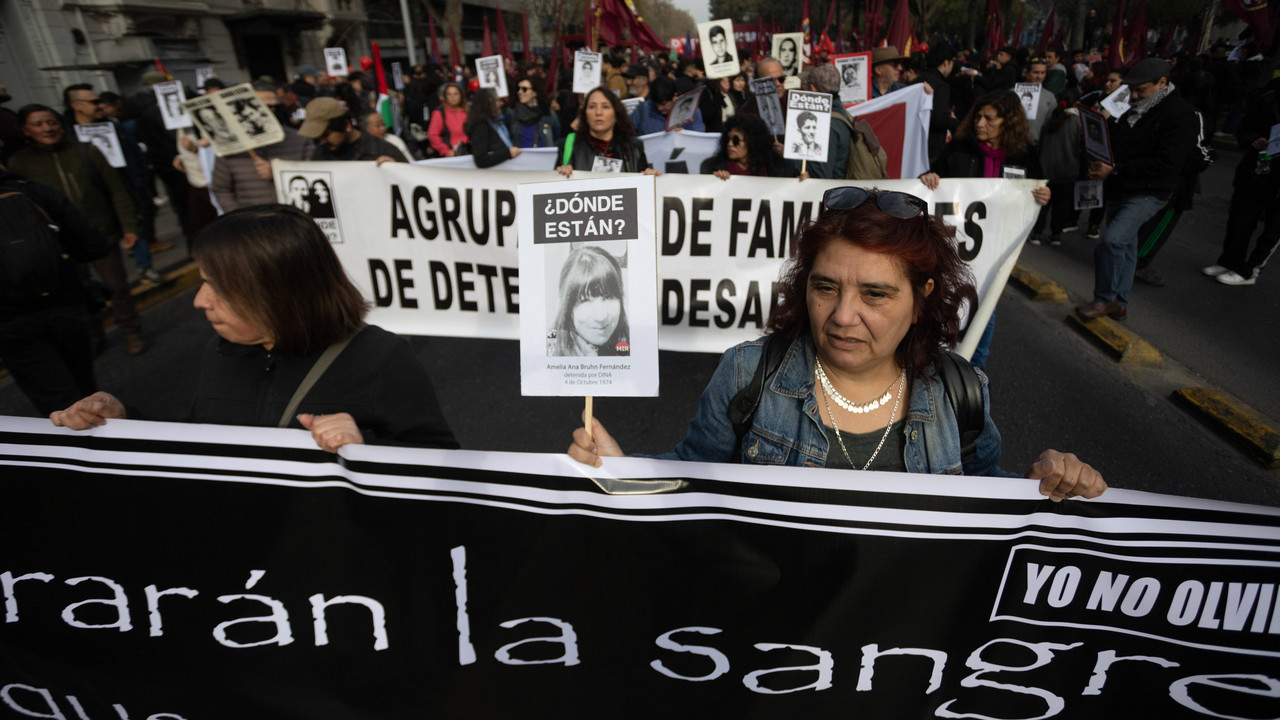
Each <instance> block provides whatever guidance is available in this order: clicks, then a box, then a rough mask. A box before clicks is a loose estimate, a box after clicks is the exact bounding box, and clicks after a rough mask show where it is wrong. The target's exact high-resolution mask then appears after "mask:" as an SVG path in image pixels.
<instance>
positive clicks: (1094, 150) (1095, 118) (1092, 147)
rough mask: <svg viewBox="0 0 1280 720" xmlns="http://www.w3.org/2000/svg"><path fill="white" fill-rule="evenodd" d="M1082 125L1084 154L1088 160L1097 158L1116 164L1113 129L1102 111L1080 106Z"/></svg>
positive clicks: (1097, 159)
mask: <svg viewBox="0 0 1280 720" xmlns="http://www.w3.org/2000/svg"><path fill="white" fill-rule="evenodd" d="M1080 126H1081V132H1083V133H1084V155H1085V159H1087V160H1096V161H1098V162H1102V163H1106V164H1108V165H1112V164H1114V162H1115V160H1114V159H1113V156H1112V154H1111V131H1110V130H1109V129H1108V128H1107V119H1106V118H1104V117H1103V116H1102V114H1101V113H1099V112H1095V111H1093V110H1090V109H1089V108H1085V107H1082V108H1080Z"/></svg>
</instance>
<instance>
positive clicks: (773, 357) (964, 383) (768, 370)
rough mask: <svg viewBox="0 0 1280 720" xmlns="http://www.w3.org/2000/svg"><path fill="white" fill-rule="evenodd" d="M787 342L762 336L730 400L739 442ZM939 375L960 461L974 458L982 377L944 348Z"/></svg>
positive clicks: (982, 417)
mask: <svg viewBox="0 0 1280 720" xmlns="http://www.w3.org/2000/svg"><path fill="white" fill-rule="evenodd" d="M789 346H790V343H787V342H784V341H780V340H777V339H776V336H773V335H769V336H768V337H766V338H765V340H764V348H763V350H764V352H763V354H762V355H761V356H760V364H759V365H757V366H756V372H755V375H753V376H752V378H751V382H749V383H747V385H746V387H744V388H742V389H741V390H739V391H738V394H737V395H734V396H733V399H732V400H730V401H729V422H731V423H733V432H734V433H735V434H736V435H737V436H738V444H739V445H741V444H742V438H743V436H744V435H746V434H747V431H748V430H750V429H751V421H752V419H753V418H754V417H755V414H756V408H758V407H759V406H760V398H761V397H763V396H764V386H765V383H766V382H767V381H768V379H769V378H771V377H773V376H774V375H775V374H777V372H778V367H779V366H781V365H782V358H783V356H784V355H786V352H787V348H788V347H789ZM936 369H937V371H938V379H940V380H942V386H943V387H944V388H946V390H947V399H949V400H950V401H951V408H952V409H953V410H954V411H955V413H956V423H957V425H959V427H960V459H961V462H962V463H963V464H968V463H970V462H973V459H974V458H975V457H976V456H977V454H978V436H979V435H981V434H982V429H983V427H984V426H985V425H986V414H987V413H986V407H985V406H984V405H983V402H982V380H980V379H979V378H978V371H976V370H974V369H973V365H970V364H969V361H968V360H965V359H964V358H963V357H961V356H959V355H957V354H955V353H953V352H951V351H950V350H945V349H944V350H943V351H942V354H941V356H940V357H939V358H938V367H937V368H936Z"/></svg>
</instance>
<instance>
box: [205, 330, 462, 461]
mask: <svg viewBox="0 0 1280 720" xmlns="http://www.w3.org/2000/svg"><path fill="white" fill-rule="evenodd" d="M324 350H325V348H317V349H316V350H314V351H312V352H310V353H307V354H305V355H286V354H284V353H278V352H268V351H267V350H264V349H263V348H262V346H261V345H237V344H235V343H231V342H228V341H226V340H223V339H222V338H219V337H214V338H212V339H210V341H209V343H208V344H207V345H206V346H205V349H204V354H203V355H202V357H201V362H200V374H199V379H198V380H197V382H196V391H195V399H194V400H193V401H192V404H191V410H190V413H189V415H188V417H186V418H185V420H186V421H188V422H197V423H214V424H218V425H249V426H255V427H275V426H276V423H277V422H278V421H279V420H280V415H281V414H282V413H283V412H284V410H285V408H286V407H288V405H289V400H290V399H291V398H292V397H293V393H294V391H295V390H297V388H298V386H299V385H300V384H302V379H303V378H304V377H306V375H307V372H309V371H310V370H311V366H312V365H314V364H315V362H316V360H317V359H318V358H319V357H320V355H321V353H323V352H324ZM340 412H345V413H350V414H351V416H352V417H353V418H354V419H355V422H356V425H357V426H358V427H359V428H360V432H361V434H363V435H364V440H365V442H366V443H371V444H384V445H388V444H398V445H415V446H418V447H436V448H456V447H458V441H457V440H455V439H454V437H453V431H452V430H450V429H449V425H448V423H446V422H445V419H444V415H443V413H441V412H440V404H439V402H438V401H437V400H436V393H435V389H434V388H433V386H432V384H431V378H430V377H429V376H428V375H427V369H426V368H425V367H423V365H422V362H421V361H419V360H418V358H417V357H416V356H415V355H414V354H413V350H412V349H411V348H410V347H409V343H408V342H406V341H405V340H404V339H403V338H401V337H399V336H398V335H394V334H392V333H389V332H387V331H386V330H383V329H382V328H380V327H376V326H373V325H368V326H366V327H365V328H364V329H362V330H361V331H360V332H358V333H356V336H355V337H354V338H352V340H351V342H350V344H348V345H347V347H346V348H345V349H344V350H343V351H342V354H341V355H339V356H338V357H337V359H336V360H334V362H333V364H332V365H330V366H329V368H328V370H327V371H326V372H325V373H324V375H322V376H321V377H320V379H319V381H317V382H316V384H315V385H314V386H313V387H312V388H311V390H310V391H309V392H308V393H307V395H306V397H305V398H304V399H303V400H302V403H301V404H300V405H299V406H298V413H311V414H313V415H320V414H332V413H340ZM289 427H292V428H300V427H302V426H301V425H299V424H298V419H297V417H296V416H295V417H293V418H290V419H289Z"/></svg>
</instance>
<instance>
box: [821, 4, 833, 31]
mask: <svg viewBox="0 0 1280 720" xmlns="http://www.w3.org/2000/svg"><path fill="white" fill-rule="evenodd" d="M835 15H836V0H830V2H829V3H827V21H826V22H825V23H823V24H822V31H823V32H826V31H827V30H830V29H831V19H832V18H834V17H835Z"/></svg>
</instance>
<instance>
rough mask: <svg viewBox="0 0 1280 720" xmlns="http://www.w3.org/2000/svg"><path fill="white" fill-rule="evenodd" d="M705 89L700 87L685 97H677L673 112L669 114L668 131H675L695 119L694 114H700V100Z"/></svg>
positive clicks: (672, 108)
mask: <svg viewBox="0 0 1280 720" xmlns="http://www.w3.org/2000/svg"><path fill="white" fill-rule="evenodd" d="M704 89H705V88H704V87H703V86H702V85H699V86H698V87H695V88H694V89H692V90H690V91H689V92H687V93H685V94H684V95H680V96H678V97H676V99H675V103H674V104H673V105H672V106H671V112H670V113H668V114H667V129H668V130H675V129H676V128H678V127H680V126H682V125H684V124H685V123H687V122H689V121H690V120H692V119H693V115H694V113H696V112H698V99H699V98H700V97H702V91H703V90H704Z"/></svg>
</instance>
